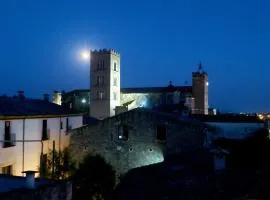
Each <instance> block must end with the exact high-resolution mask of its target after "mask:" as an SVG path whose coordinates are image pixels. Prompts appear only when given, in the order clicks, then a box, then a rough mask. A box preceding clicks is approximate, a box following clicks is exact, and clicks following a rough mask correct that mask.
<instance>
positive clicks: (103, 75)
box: [90, 49, 120, 119]
mask: <svg viewBox="0 0 270 200" xmlns="http://www.w3.org/2000/svg"><path fill="white" fill-rule="evenodd" d="M90 67H91V69H90V91H91V94H90V116H91V117H95V118H97V119H104V118H106V117H110V116H114V115H115V107H116V106H120V54H119V53H117V52H116V51H114V50H111V49H102V50H99V51H97V50H94V51H91V61H90Z"/></svg>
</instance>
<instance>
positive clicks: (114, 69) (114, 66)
mask: <svg viewBox="0 0 270 200" xmlns="http://www.w3.org/2000/svg"><path fill="white" fill-rule="evenodd" d="M113 71H117V64H116V62H115V63H114V64H113Z"/></svg>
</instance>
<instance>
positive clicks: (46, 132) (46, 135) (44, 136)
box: [42, 129, 51, 140]
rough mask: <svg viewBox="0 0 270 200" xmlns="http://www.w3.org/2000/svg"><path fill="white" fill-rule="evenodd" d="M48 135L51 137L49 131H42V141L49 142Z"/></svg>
mask: <svg viewBox="0 0 270 200" xmlns="http://www.w3.org/2000/svg"><path fill="white" fill-rule="evenodd" d="M50 135H51V132H50V129H47V130H45V131H43V132H42V140H49V139H50Z"/></svg>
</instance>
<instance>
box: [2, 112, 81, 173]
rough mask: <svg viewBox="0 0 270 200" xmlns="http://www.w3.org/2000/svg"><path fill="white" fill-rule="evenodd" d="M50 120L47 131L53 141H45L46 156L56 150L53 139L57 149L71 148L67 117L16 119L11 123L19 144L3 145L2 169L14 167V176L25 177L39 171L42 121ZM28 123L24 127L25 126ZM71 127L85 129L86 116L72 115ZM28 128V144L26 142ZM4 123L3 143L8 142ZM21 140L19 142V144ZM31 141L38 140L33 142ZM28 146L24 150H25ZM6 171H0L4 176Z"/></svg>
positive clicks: (70, 119) (12, 131)
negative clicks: (84, 120)
mask: <svg viewBox="0 0 270 200" xmlns="http://www.w3.org/2000/svg"><path fill="white" fill-rule="evenodd" d="M43 119H47V128H48V129H49V130H50V139H49V140H44V141H43V153H44V154H46V153H48V152H49V150H50V149H52V146H53V140H54V141H55V148H56V150H57V151H59V147H61V150H63V149H64V148H65V147H67V146H68V145H69V138H70V136H69V134H67V132H66V117H61V118H60V117H59V118H36V119H16V120H8V121H10V122H11V133H14V134H15V135H16V140H17V142H16V145H15V146H12V147H6V148H3V142H1V144H0V168H2V167H5V166H8V165H12V174H13V175H17V176H21V175H22V173H21V172H22V171H25V170H35V171H37V170H38V169H39V164H40V155H41V151H42V144H41V141H40V140H41V138H42V120H43ZM60 120H61V121H62V122H63V129H62V130H60ZM23 124H24V126H23ZM69 124H70V125H71V126H72V128H78V127H80V126H82V116H72V117H71V116H70V117H69ZM23 127H25V129H24V141H25V142H24V143H23V142H22V141H23ZM4 132H5V126H4V121H3V120H0V140H1V141H3V140H4V134H5V133H4ZM18 140H19V141H18ZM29 140H37V141H35V142H30V141H29ZM23 144H24V147H23ZM1 171H2V169H0V173H1Z"/></svg>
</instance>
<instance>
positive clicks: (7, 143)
mask: <svg viewBox="0 0 270 200" xmlns="http://www.w3.org/2000/svg"><path fill="white" fill-rule="evenodd" d="M9 136H10V137H9V139H7V138H5V139H4V143H3V144H4V145H3V147H4V148H8V147H13V146H15V145H16V134H15V133H11V134H10V135H9Z"/></svg>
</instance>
